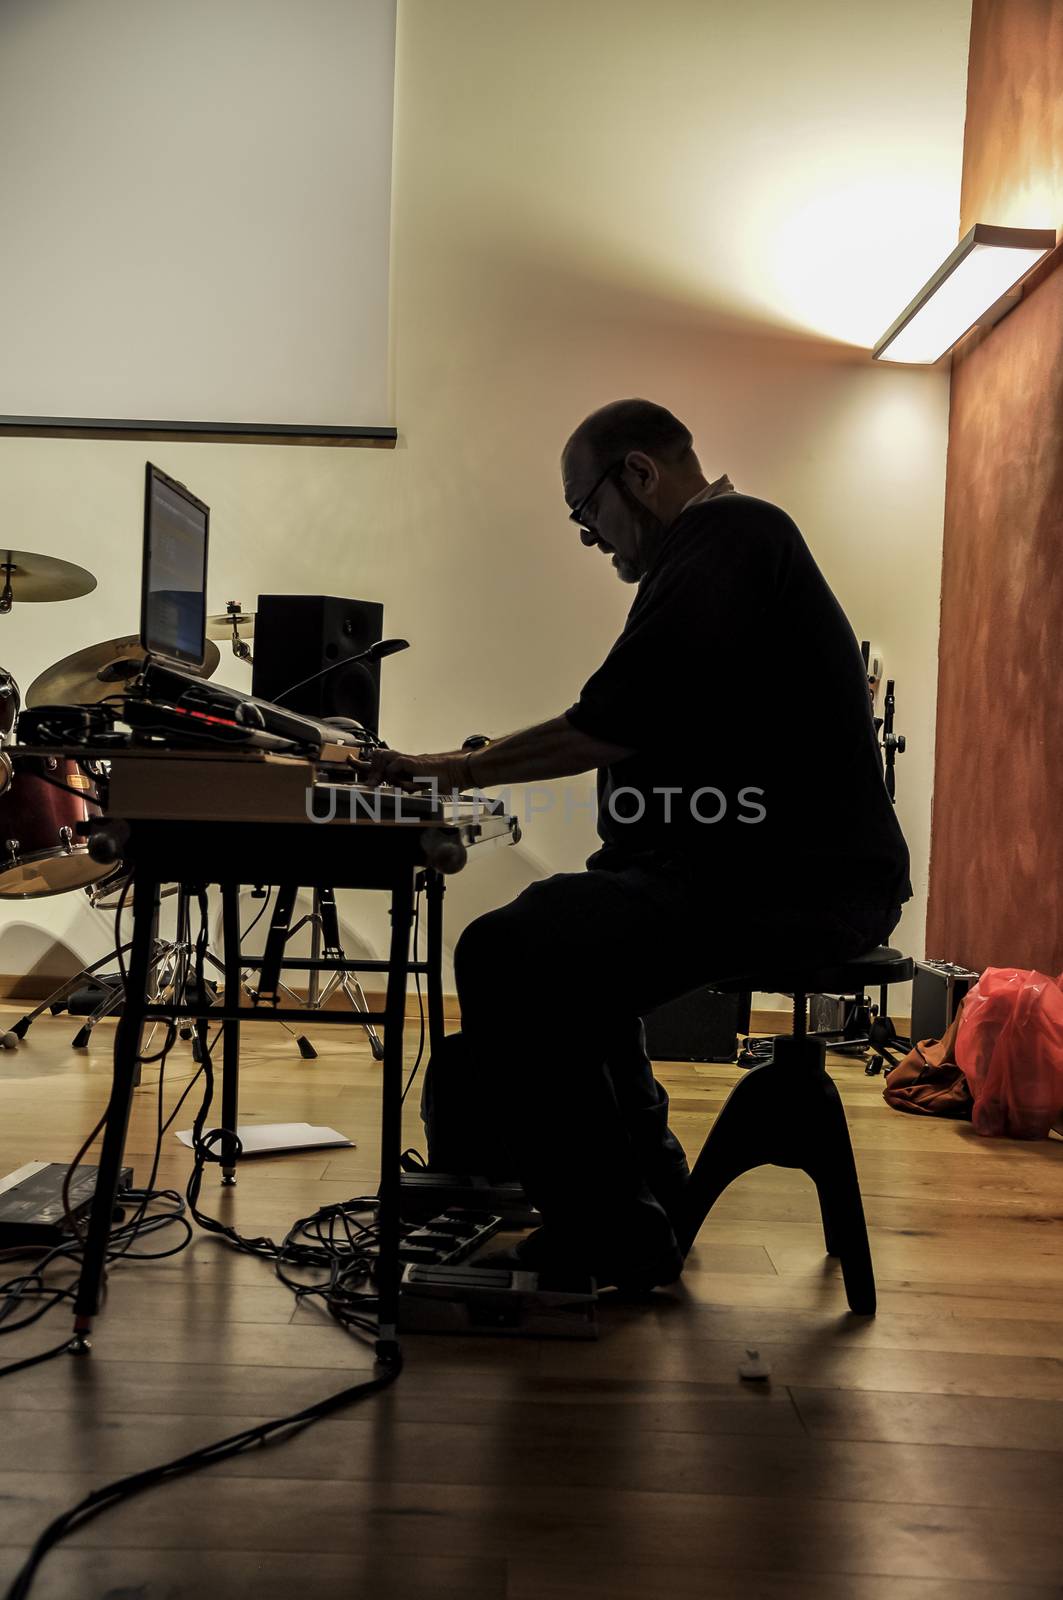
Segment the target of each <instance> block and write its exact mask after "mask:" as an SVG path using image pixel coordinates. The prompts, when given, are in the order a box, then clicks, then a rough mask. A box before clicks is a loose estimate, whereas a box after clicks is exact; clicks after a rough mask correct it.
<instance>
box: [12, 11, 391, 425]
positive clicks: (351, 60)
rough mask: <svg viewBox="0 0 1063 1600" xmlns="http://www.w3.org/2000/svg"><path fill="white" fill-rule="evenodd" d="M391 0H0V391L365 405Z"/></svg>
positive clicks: (368, 412) (237, 412) (174, 411)
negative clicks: (0, 363) (0, 242)
mask: <svg viewBox="0 0 1063 1600" xmlns="http://www.w3.org/2000/svg"><path fill="white" fill-rule="evenodd" d="M394 54H395V0H299V4H298V5H292V4H290V3H289V0H224V4H220V5H219V4H217V3H216V0H181V3H180V5H174V4H172V0H92V3H91V4H89V5H86V4H84V3H83V0H47V3H46V4H40V3H39V0H4V3H3V5H0V149H2V150H3V152H4V159H3V162H2V164H0V216H2V217H3V226H4V249H3V259H2V263H0V282H2V284H3V291H2V293H0V349H2V350H3V352H4V370H3V377H2V382H0V411H2V412H4V413H5V414H9V415H10V414H15V415H20V416H38V417H40V416H53V417H54V416H65V417H134V418H173V419H177V420H181V419H184V420H185V421H193V420H194V421H208V422H223V421H227V422H273V423H293V424H315V423H316V424H328V423H334V424H347V425H359V424H370V425H379V424H381V423H387V422H389V421H390V411H389V403H388V402H389V396H388V362H387V317H388V224H389V208H390V199H391V151H392V142H393V141H392V128H393V118H392V101H393V96H392V86H393V82H394Z"/></svg>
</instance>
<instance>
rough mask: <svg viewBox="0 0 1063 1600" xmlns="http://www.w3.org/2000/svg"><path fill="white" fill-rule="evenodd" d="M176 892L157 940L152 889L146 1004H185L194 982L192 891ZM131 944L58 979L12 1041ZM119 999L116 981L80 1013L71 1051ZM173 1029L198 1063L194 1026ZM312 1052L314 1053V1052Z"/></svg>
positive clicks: (211, 959)
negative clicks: (167, 930) (164, 935)
mask: <svg viewBox="0 0 1063 1600" xmlns="http://www.w3.org/2000/svg"><path fill="white" fill-rule="evenodd" d="M177 893H178V899H177V926H176V928H175V930H174V937H173V939H159V938H158V931H157V930H158V913H159V906H158V899H159V896H158V892H156V906H155V927H156V935H155V937H154V940H153V944H152V949H151V955H150V956H149V959H148V980H149V985H150V993H151V997H152V1004H163V1003H165V1001H166V1000H167V999H168V1000H169V1001H170V1003H171V1004H174V1005H178V1006H180V1005H183V1004H185V1002H186V999H187V998H188V993H189V986H190V984H191V983H192V982H193V981H194V974H195V950H194V946H193V941H192V939H191V935H190V927H191V921H190V900H191V893H192V892H191V890H190V889H188V888H187V887H185V886H183V885H182V886H180V887H179V888H178V892H177ZM131 948H132V943H131V941H130V942H129V943H126V944H121V945H118V946H117V947H116V948H115V949H114V950H111V951H109V952H108V954H107V955H105V956H100V958H99V960H98V961H94V962H92V964H91V965H90V966H87V967H82V968H81V970H80V972H76V973H75V974H74V976H73V977H72V978H66V979H64V981H63V982H62V983H61V984H60V985H59V987H58V988H57V989H54V990H53V991H52V993H51V994H50V995H48V996H47V998H46V999H44V1000H42V1001H41V1003H40V1005H39V1006H37V1007H36V1008H35V1009H34V1010H33V1011H30V1012H28V1013H27V1014H26V1016H24V1017H22V1018H20V1020H19V1021H18V1022H16V1023H15V1025H14V1027H13V1028H12V1029H11V1036H13V1042H14V1043H16V1044H17V1042H18V1041H19V1040H21V1039H24V1038H25V1037H26V1034H27V1033H28V1032H29V1030H30V1028H31V1027H32V1026H33V1024H34V1022H36V1020H37V1018H38V1017H40V1016H43V1014H44V1013H45V1012H46V1011H50V1012H51V1013H52V1015H53V1016H58V1015H59V1014H60V1012H62V1011H63V1010H64V1009H65V1001H66V1000H67V998H68V996H70V995H71V994H73V992H74V990H75V989H77V988H79V987H80V986H81V984H82V983H84V981H85V979H86V978H90V977H91V976H92V975H93V973H95V972H98V971H99V969H100V968H101V967H103V966H106V965H107V964H108V963H109V962H111V961H117V959H118V957H119V956H122V955H125V954H126V953H127V952H128V951H129V950H130V949H131ZM205 959H206V961H207V962H208V963H209V964H210V966H211V967H213V969H214V970H215V971H216V972H219V973H221V974H222V975H224V971H225V968H224V966H223V964H222V963H221V962H220V961H219V960H218V958H217V956H215V955H214V953H213V952H212V951H211V950H209V949H208V950H207V951H206V952H205ZM246 980H247V974H246V973H241V981H242V985H243V988H244V989H245V991H246V992H247V993H248V994H249V995H250V994H251V990H250V989H249V988H248V987H247V981H246ZM199 998H200V999H202V998H203V997H202V996H200V997H199ZM123 999H124V989H123V987H122V985H121V984H118V985H116V987H115V989H114V992H113V993H112V994H108V995H105V996H104V998H103V999H102V1000H101V1002H100V1004H99V1005H98V1006H97V1007H96V1009H95V1010H94V1011H93V1012H91V1013H90V1015H89V1016H88V1017H86V1019H85V1021H84V1023H83V1024H82V1026H81V1028H79V1030H78V1032H77V1033H76V1034H75V1035H74V1038H73V1039H72V1041H71V1045H72V1048H73V1049H75V1050H87V1049H88V1044H89V1039H90V1037H91V1035H92V1030H93V1029H94V1028H95V1026H96V1024H97V1023H98V1022H100V1021H101V1020H102V1019H103V1018H104V1017H106V1016H109V1015H111V1014H112V1013H113V1012H115V1011H117V1010H118V1008H119V1006H120V1005H121V1004H122V1001H123ZM277 1023H278V1025H279V1026H280V1027H282V1028H283V1029H284V1031H285V1032H286V1033H288V1034H290V1035H291V1037H292V1038H293V1039H295V1040H296V1043H297V1044H298V1045H299V1049H300V1053H301V1054H304V1055H305V1053H306V1052H305V1050H304V1044H305V1045H306V1046H307V1048H309V1049H310V1050H313V1046H312V1045H310V1043H309V1040H304V1039H303V1038H302V1037H300V1036H299V1035H297V1034H296V1032H295V1029H294V1028H291V1027H289V1026H288V1024H287V1023H286V1022H284V1021H283V1020H282V1019H281V1018H280V1017H278V1018H277ZM178 1032H179V1035H180V1037H181V1038H182V1039H184V1040H190V1041H191V1043H192V1058H193V1060H194V1061H196V1062H197V1064H198V1063H199V1062H200V1060H201V1053H200V1048H199V1040H198V1038H197V1037H196V1034H195V1030H194V1029H193V1028H192V1027H190V1026H188V1025H187V1024H182V1025H181V1026H180V1028H179V1030H178ZM314 1053H315V1054H316V1052H314ZM138 1082H139V1077H138Z"/></svg>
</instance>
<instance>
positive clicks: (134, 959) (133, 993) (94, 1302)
mask: <svg viewBox="0 0 1063 1600" xmlns="http://www.w3.org/2000/svg"><path fill="white" fill-rule="evenodd" d="M157 887H158V885H157V883H156V882H155V880H154V879H153V878H151V877H150V876H145V877H142V876H140V875H136V874H135V875H134V884H133V939H132V948H131V951H130V959H129V975H128V983H127V992H126V997H125V1005H124V1006H123V1008H122V1015H121V1017H120V1019H119V1022H118V1027H117V1029H116V1031H115V1040H114V1075H113V1078H112V1081H111V1097H110V1099H109V1101H108V1102H107V1116H106V1121H105V1123H104V1130H103V1147H102V1149H101V1151H100V1164H99V1170H98V1172H97V1175H96V1192H95V1194H94V1195H93V1199H92V1210H91V1212H90V1214H89V1227H88V1234H87V1237H86V1241H85V1253H84V1256H83V1258H82V1263H81V1276H80V1278H79V1279H78V1289H77V1297H76V1299H75V1301H74V1337H75V1339H76V1340H77V1341H78V1342H79V1343H82V1344H83V1343H84V1342H85V1340H86V1338H87V1336H88V1334H89V1332H90V1331H91V1328H92V1319H93V1317H94V1316H95V1315H96V1312H97V1310H98V1309H99V1301H100V1286H101V1284H102V1282H103V1272H104V1267H105V1265H106V1261H107V1241H108V1239H109V1238H110V1233H111V1224H112V1221H113V1218H114V1209H115V1205H116V1203H117V1199H118V1180H119V1178H120V1176H121V1172H122V1153H123V1151H124V1149H125V1141H126V1132H127V1130H128V1127H129V1111H130V1107H131V1105H132V1102H133V1086H134V1084H135V1082H136V1080H137V1076H138V1066H139V1056H140V1035H141V1030H142V1027H143V1020H144V1007H145V1006H146V1005H147V1003H148V966H149V963H150V961H151V953H152V947H153V945H154V942H155V893H156V889H157Z"/></svg>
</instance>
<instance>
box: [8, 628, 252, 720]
mask: <svg viewBox="0 0 1063 1600" xmlns="http://www.w3.org/2000/svg"><path fill="white" fill-rule="evenodd" d="M144 660H145V651H144V647H143V645H142V644H141V642H140V635H139V634H136V633H131V634H128V635H127V636H126V637H125V638H124V639H107V640H105V641H104V643H103V644H90V645H87V646H86V647H85V649H84V650H76V651H75V652H74V654H73V655H72V656H67V657H65V659H64V660H62V661H57V662H56V664H55V666H54V667H47V668H46V669H45V670H44V672H42V673H41V675H40V677H39V678H34V680H33V682H32V683H31V684H30V686H29V688H28V689H27V690H26V704H27V706H89V705H95V704H96V702H97V701H99V700H103V699H105V698H106V696H107V695H109V694H121V692H122V688H123V685H124V684H125V682H126V680H127V679H128V678H132V677H133V676H134V675H135V674H136V673H138V672H139V671H140V669H141V667H142V666H143V664H144ZM220 660H221V651H220V650H219V649H218V647H217V645H216V644H212V643H211V641H210V640H209V639H208V640H207V648H206V652H205V656H204V661H203V665H202V666H201V667H190V666H182V668H181V671H182V672H188V673H191V674H192V676H193V677H196V678H209V677H211V676H212V675H213V674H214V673H215V672H216V671H217V670H218V663H219V662H220ZM122 663H127V664H128V669H129V670H128V671H127V672H126V671H123V670H122ZM105 668H106V669H109V670H108V671H107V675H106V676H105V677H104V678H102V679H101V677H100V673H101V671H103V670H104V669H105Z"/></svg>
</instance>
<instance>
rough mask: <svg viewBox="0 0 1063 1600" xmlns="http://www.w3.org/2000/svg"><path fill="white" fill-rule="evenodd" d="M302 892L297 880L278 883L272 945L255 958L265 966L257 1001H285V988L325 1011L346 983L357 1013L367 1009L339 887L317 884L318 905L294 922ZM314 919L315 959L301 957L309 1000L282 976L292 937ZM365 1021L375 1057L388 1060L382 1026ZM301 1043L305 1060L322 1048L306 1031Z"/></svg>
mask: <svg viewBox="0 0 1063 1600" xmlns="http://www.w3.org/2000/svg"><path fill="white" fill-rule="evenodd" d="M297 893H298V889H297V887H296V886H295V885H294V884H290V883H285V884H281V885H279V886H278V889H277V903H276V905H275V906H274V908H273V915H272V917H271V918H270V924H269V932H268V934H267V935H266V946H265V949H264V951H263V953H262V955H261V957H259V958H256V960H255V962H254V965H256V966H258V968H259V986H258V988H257V989H250V988H249V989H248V993H249V994H250V996H251V998H252V1001H253V1003H254V1004H255V1005H256V1006H257V1005H261V1004H269V1005H273V1006H276V1005H278V1004H279V1003H280V996H281V994H282V993H283V994H285V995H286V996H287V997H288V998H289V999H290V1000H293V1001H294V1002H295V1004H296V1005H298V1006H301V1007H302V1008H303V1009H304V1010H306V1011H321V1010H323V1009H324V1007H325V1006H327V1005H328V1002H329V1001H330V1000H331V998H332V996H333V995H334V994H335V993H336V991H337V990H340V989H341V990H342V991H343V993H344V995H345V996H346V998H347V1000H348V1001H349V1002H350V1005H351V1009H352V1011H353V1012H354V1013H355V1016H356V1017H357V1015H358V1014H359V1013H361V1012H367V1011H368V1010H369V1009H370V1008H369V1004H368V1002H367V1000H366V997H365V992H364V990H363V989H362V986H361V984H360V983H359V981H358V979H357V977H356V976H355V973H354V970H353V969H352V968H351V967H350V965H349V964H348V961H347V954H346V952H345V950H344V948H343V945H342V943H341V941H340V922H339V914H338V912H337V910H336V894H335V890H333V889H330V888H317V889H315V890H314V899H313V909H312V910H311V911H310V912H309V913H308V914H307V915H306V916H305V917H301V918H300V919H299V921H298V922H297V923H295V924H294V926H293V925H292V915H293V913H294V910H295V899H296V895H297ZM308 924H309V927H310V960H309V961H307V962H303V961H301V962H299V963H298V965H299V966H300V967H302V968H303V969H304V970H305V971H306V973H307V996H306V999H305V1000H304V999H303V998H302V997H301V996H300V995H297V994H296V993H295V991H294V990H293V989H291V988H289V987H288V985H287V984H286V983H284V982H283V981H282V980H281V976H280V974H281V969H282V968H283V967H284V965H285V964H286V963H285V960H284V953H285V949H286V947H287V944H288V941H289V940H290V939H292V938H294V936H295V935H296V934H297V933H299V932H300V931H301V929H303V928H305V927H306V926H307V925H308ZM322 946H323V948H322ZM322 972H329V973H331V976H330V978H329V980H328V982H327V983H326V984H325V987H324V989H322V990H320V992H319V988H318V985H319V982H320V974H321V973H322ZM361 1026H362V1027H363V1028H364V1029H365V1031H366V1034H367V1035H368V1037H369V1047H370V1049H371V1050H372V1052H373V1059H374V1061H382V1060H383V1059H384V1046H383V1044H382V1043H381V1039H380V1035H379V1034H378V1033H377V1031H376V1028H375V1027H374V1026H373V1024H372V1023H371V1022H363V1023H362V1024H361ZM298 1044H299V1050H300V1053H301V1055H302V1056H303V1058H304V1060H307V1061H313V1060H315V1059H316V1057H317V1051H316V1050H315V1049H314V1047H313V1045H312V1044H311V1043H310V1041H309V1039H307V1038H306V1036H305V1035H302V1036H300V1038H299V1040H298Z"/></svg>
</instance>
